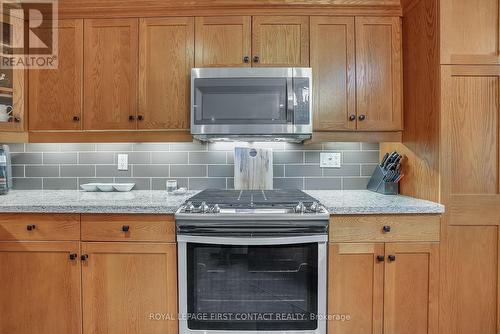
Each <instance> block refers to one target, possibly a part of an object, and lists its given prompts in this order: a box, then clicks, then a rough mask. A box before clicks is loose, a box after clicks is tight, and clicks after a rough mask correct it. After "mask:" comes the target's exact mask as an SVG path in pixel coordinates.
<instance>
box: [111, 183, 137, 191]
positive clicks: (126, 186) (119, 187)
mask: <svg viewBox="0 0 500 334" xmlns="http://www.w3.org/2000/svg"><path fill="white" fill-rule="evenodd" d="M134 187H135V183H113V188H115V190H116V191H119V192H128V191H130V190H132V189H133V188H134Z"/></svg>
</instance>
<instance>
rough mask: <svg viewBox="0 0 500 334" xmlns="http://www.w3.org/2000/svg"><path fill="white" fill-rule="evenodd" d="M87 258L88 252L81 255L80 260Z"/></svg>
mask: <svg viewBox="0 0 500 334" xmlns="http://www.w3.org/2000/svg"><path fill="white" fill-rule="evenodd" d="M88 258H89V256H88V254H83V255H82V256H81V257H80V259H81V260H82V261H87V259H88Z"/></svg>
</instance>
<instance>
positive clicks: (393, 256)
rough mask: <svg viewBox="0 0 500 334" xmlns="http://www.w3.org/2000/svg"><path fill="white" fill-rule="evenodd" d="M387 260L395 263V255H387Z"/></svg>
mask: <svg viewBox="0 0 500 334" xmlns="http://www.w3.org/2000/svg"><path fill="white" fill-rule="evenodd" d="M387 258H388V259H389V261H390V262H393V261H396V255H389V256H388V257H387Z"/></svg>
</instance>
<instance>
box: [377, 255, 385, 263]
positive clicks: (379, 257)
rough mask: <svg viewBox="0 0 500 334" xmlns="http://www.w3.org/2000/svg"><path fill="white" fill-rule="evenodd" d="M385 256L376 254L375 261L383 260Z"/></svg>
mask: <svg viewBox="0 0 500 334" xmlns="http://www.w3.org/2000/svg"><path fill="white" fill-rule="evenodd" d="M384 260H385V257H384V256H383V255H377V261H378V262H384Z"/></svg>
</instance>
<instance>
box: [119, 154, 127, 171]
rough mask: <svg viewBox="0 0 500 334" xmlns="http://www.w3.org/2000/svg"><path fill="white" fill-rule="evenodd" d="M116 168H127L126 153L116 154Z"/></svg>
mask: <svg viewBox="0 0 500 334" xmlns="http://www.w3.org/2000/svg"><path fill="white" fill-rule="evenodd" d="M118 170H128V154H118Z"/></svg>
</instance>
